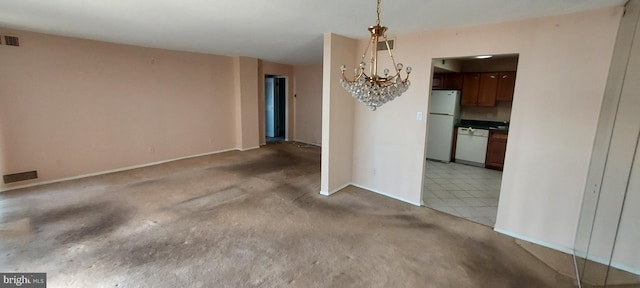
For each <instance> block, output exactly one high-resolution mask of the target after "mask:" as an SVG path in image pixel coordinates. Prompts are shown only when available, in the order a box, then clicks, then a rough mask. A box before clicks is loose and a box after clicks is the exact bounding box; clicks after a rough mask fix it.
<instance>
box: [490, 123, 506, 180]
mask: <svg viewBox="0 0 640 288" xmlns="http://www.w3.org/2000/svg"><path fill="white" fill-rule="evenodd" d="M507 136H508V135H507V134H506V133H503V132H495V131H491V132H490V133H489V141H488V143H487V158H486V160H485V163H484V167H486V168H489V169H495V170H500V171H502V167H503V166H504V154H505V152H506V151H507Z"/></svg>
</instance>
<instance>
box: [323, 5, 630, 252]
mask: <svg viewBox="0 0 640 288" xmlns="http://www.w3.org/2000/svg"><path fill="white" fill-rule="evenodd" d="M622 12H623V9H622V8H621V7H617V8H610V9H603V10H595V11H588V12H583V13H578V14H571V15H562V16H557V17H547V18H539V19H530V20H524V21H517V22H509V23H499V24H494V25H484V26H475V27H467V28H456V29H447V30H440V31H434V32H425V33H417V34H411V35H398V36H397V41H396V47H395V50H394V56H395V57H396V61H399V62H403V63H404V64H405V65H410V66H413V68H414V72H413V74H412V83H413V84H412V87H411V88H410V89H409V91H408V92H407V93H405V94H404V95H402V96H401V97H399V98H398V99H396V100H394V101H392V102H390V103H387V104H386V105H385V106H383V107H381V108H380V109H378V110H377V111H375V112H372V111H370V110H369V109H367V108H366V107H365V106H364V105H361V104H357V105H356V107H355V109H354V117H355V118H354V120H353V121H354V123H355V124H354V128H353V133H354V139H353V143H354V147H357V149H353V154H352V157H353V170H352V181H353V182H354V183H356V184H358V185H360V186H362V187H367V188H369V189H371V190H374V191H378V192H380V193H384V194H387V195H390V196H392V197H395V198H398V199H402V200H405V201H407V202H410V203H414V204H418V203H420V198H421V190H422V178H423V177H422V176H423V166H424V156H425V155H424V151H425V149H424V145H425V144H424V143H425V137H426V135H425V134H426V133H425V132H426V122H425V120H422V121H418V120H416V113H417V112H422V113H424V112H426V111H427V104H428V92H429V90H430V88H429V87H430V76H431V59H433V58H455V57H463V56H468V55H479V54H511V53H518V54H519V55H520V58H519V65H518V77H517V79H516V89H515V96H514V98H515V99H514V102H513V109H512V115H511V130H510V134H509V145H508V147H507V153H506V160H505V161H506V162H505V171H504V174H503V181H502V190H501V194H500V204H499V209H498V218H497V223H496V227H495V229H496V230H498V231H500V232H503V233H507V234H510V235H513V236H515V237H519V238H523V239H527V240H530V241H534V242H537V243H540V244H543V245H547V246H550V247H553V248H556V249H560V250H563V251H567V252H570V251H571V250H570V249H571V247H573V241H574V234H575V231H576V225H577V220H578V214H579V211H580V199H581V197H582V193H583V192H584V188H585V179H586V175H587V170H588V164H589V159H590V155H591V149H592V146H593V140H594V135H595V130H596V124H597V121H598V115H599V109H600V105H601V102H602V95H603V91H604V86H605V82H606V78H607V72H608V69H609V64H610V61H611V54H612V50H613V44H614V41H615V36H616V31H617V28H618V24H619V21H620V17H621V15H622ZM392 28H393V27H392ZM365 42H366V40H363V41H360V42H359V48H358V50H361V49H364V46H365V45H366V43H365ZM332 49H334V50H333V52H335V51H336V50H338V49H339V48H337V47H335V48H333V47H332ZM345 49H346V50H347V51H351V47H350V46H348V47H346V48H345ZM325 56H327V55H326V54H325ZM345 60H346V59H345ZM333 62H334V61H332V60H331V59H325V63H332V64H335V63H333ZM387 62H388V61H387ZM384 64H388V63H383V66H384ZM334 66H335V65H334ZM334 66H332V67H325V85H326V84H327V81H328V80H327V79H326V77H331V76H332V75H329V74H328V73H327V69H330V68H333V67H334ZM335 67H337V66H335ZM333 69H335V68H333ZM333 76H334V75H333ZM325 87H326V86H325ZM326 95H327V94H326V93H325V96H326ZM326 101H327V99H325V102H326ZM325 105H326V103H325ZM325 122H326V121H325V120H323V123H325ZM324 132H325V130H323V133H324ZM323 136H324V134H323ZM323 145H324V141H323ZM323 148H324V147H323ZM323 152H325V151H323ZM329 152H332V151H329ZM342 156H343V157H344V156H345V155H342ZM323 157H325V155H323ZM328 157H331V155H329V156H328ZM325 173H326V172H325V171H323V175H324V174H325Z"/></svg>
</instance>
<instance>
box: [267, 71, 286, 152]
mask: <svg viewBox="0 0 640 288" xmlns="http://www.w3.org/2000/svg"><path fill="white" fill-rule="evenodd" d="M264 85H265V87H264V97H265V99H264V103H265V105H264V108H265V113H264V115H265V121H264V123H265V130H264V131H265V137H266V143H274V142H282V141H285V139H286V131H287V127H286V126H287V125H286V122H287V121H286V119H287V113H286V111H287V110H286V108H287V107H286V106H287V91H286V87H287V79H286V77H284V76H277V75H266V76H265V79H264Z"/></svg>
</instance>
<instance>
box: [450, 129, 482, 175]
mask: <svg viewBox="0 0 640 288" xmlns="http://www.w3.org/2000/svg"><path fill="white" fill-rule="evenodd" d="M487 140H489V130H486V129H474V128H465V127H458V140H457V141H456V162H457V163H462V164H467V165H473V166H478V167H484V161H485V158H486V157H487Z"/></svg>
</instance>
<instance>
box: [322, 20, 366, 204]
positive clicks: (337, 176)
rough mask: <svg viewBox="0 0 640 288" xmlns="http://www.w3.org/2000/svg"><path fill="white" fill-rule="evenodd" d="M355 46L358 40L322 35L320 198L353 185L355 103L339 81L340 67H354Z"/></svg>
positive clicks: (327, 34) (328, 34) (355, 57)
mask: <svg viewBox="0 0 640 288" xmlns="http://www.w3.org/2000/svg"><path fill="white" fill-rule="evenodd" d="M357 44H358V41H356V40H353V39H349V38H346V37H343V36H339V35H335V34H330V33H326V34H325V35H324V52H323V64H322V75H323V76H322V168H321V170H322V171H321V180H320V193H321V194H323V195H331V194H332V193H335V192H336V191H338V190H340V189H341V188H343V187H345V186H346V185H348V184H350V183H351V182H352V178H351V168H352V155H353V148H354V147H353V145H354V142H353V132H354V127H355V125H354V123H353V109H354V104H355V100H353V98H352V97H351V95H349V94H348V93H347V91H345V90H344V89H343V88H342V85H341V84H340V82H339V79H340V69H339V67H340V65H342V64H346V65H355V64H352V63H356V62H355V61H356V59H357V56H356V54H357V52H356V51H357V50H356V47H357ZM350 67H353V66H350ZM351 69H353V68H351Z"/></svg>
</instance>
